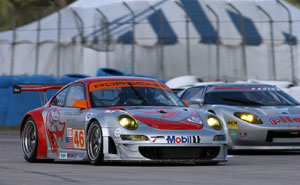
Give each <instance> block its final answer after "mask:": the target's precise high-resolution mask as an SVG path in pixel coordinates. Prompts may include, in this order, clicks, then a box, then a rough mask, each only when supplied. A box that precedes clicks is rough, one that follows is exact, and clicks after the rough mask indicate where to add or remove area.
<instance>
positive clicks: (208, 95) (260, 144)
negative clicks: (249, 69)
mask: <svg viewBox="0 0 300 185" xmlns="http://www.w3.org/2000/svg"><path fill="white" fill-rule="evenodd" d="M178 96H180V97H181V99H183V100H187V101H189V102H190V103H194V105H192V106H196V107H197V108H199V106H200V108H201V109H204V110H207V111H209V112H212V113H213V114H215V115H217V116H218V117H219V118H220V119H222V121H223V122H224V123H225V130H226V135H227V139H228V149H231V150H253V149H254V150H260V149H261V150H265V149H268V150H296V149H297V150H299V149H300V106H299V103H298V102H297V101H296V100H295V99H294V98H292V97H291V96H290V95H288V94H287V93H285V92H283V91H282V90H280V89H279V88H278V87H276V86H273V85H264V84H249V83H231V84H230V83H221V84H206V85H202V86H201V85H200V86H195V87H191V88H188V89H185V90H183V91H182V92H180V93H179V94H178Z"/></svg>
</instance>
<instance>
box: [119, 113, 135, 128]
mask: <svg viewBox="0 0 300 185" xmlns="http://www.w3.org/2000/svg"><path fill="white" fill-rule="evenodd" d="M118 121H119V124H120V125H121V126H122V127H123V128H125V129H127V130H136V129H137V128H138V127H139V124H138V122H137V121H136V120H135V119H134V118H133V117H132V116H129V115H127V114H121V115H120V116H119V117H118Z"/></svg>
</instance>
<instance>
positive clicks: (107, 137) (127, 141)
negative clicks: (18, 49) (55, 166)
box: [14, 77, 227, 164]
mask: <svg viewBox="0 0 300 185" xmlns="http://www.w3.org/2000/svg"><path fill="white" fill-rule="evenodd" d="M52 88H57V87H52V86H49V85H48V86H47V85H46V86H43V85H19V86H18V85H17V86H15V88H14V90H15V92H20V91H40V90H41V91H43V90H47V89H52ZM21 141H22V149H23V152H24V157H25V159H26V160H27V161H29V162H33V161H36V160H39V159H61V160H89V161H90V162H91V163H93V164H100V163H102V162H103V161H193V162H209V163H218V162H222V161H226V160H227V148H226V146H227V143H226V137H225V131H224V129H223V128H222V123H221V122H220V120H219V119H218V118H217V117H216V116H215V115H213V114H211V113H209V112H206V111H201V110H194V109H191V108H189V107H187V106H186V105H185V104H184V103H183V102H182V101H181V100H180V99H179V98H178V97H177V96H176V95H175V94H174V93H173V92H172V91H171V90H170V89H169V88H168V87H167V86H166V85H165V84H163V83H161V82H159V81H157V80H153V79H148V78H137V77H103V78H88V79H82V80H78V81H76V82H73V83H71V84H68V85H66V86H64V87H63V88H62V89H61V90H59V92H58V93H57V94H55V95H54V96H53V97H52V98H51V99H50V100H49V102H47V103H46V104H45V105H44V106H43V107H41V108H38V109H35V110H32V111H30V112H28V113H27V114H26V115H25V116H24V119H23V121H22V124H21Z"/></svg>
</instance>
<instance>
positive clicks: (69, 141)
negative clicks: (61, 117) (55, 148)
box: [66, 128, 74, 149]
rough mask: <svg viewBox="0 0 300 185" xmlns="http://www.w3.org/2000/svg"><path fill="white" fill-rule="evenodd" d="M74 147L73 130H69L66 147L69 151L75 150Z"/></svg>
mask: <svg viewBox="0 0 300 185" xmlns="http://www.w3.org/2000/svg"><path fill="white" fill-rule="evenodd" d="M73 146H74V144H73V129H72V128H67V137H66V147H67V148H68V149H73Z"/></svg>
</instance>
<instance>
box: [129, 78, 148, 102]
mask: <svg viewBox="0 0 300 185" xmlns="http://www.w3.org/2000/svg"><path fill="white" fill-rule="evenodd" d="M129 85H130V87H131V89H132V90H133V92H134V94H135V95H136V96H137V97H138V98H139V99H140V100H142V105H149V103H148V102H147V101H146V100H145V98H143V96H142V95H141V94H140V93H139V91H137V90H136V89H135V88H134V87H133V85H132V84H131V83H129Z"/></svg>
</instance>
